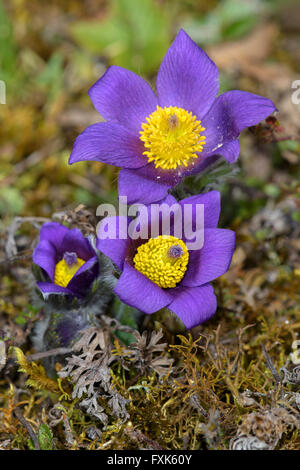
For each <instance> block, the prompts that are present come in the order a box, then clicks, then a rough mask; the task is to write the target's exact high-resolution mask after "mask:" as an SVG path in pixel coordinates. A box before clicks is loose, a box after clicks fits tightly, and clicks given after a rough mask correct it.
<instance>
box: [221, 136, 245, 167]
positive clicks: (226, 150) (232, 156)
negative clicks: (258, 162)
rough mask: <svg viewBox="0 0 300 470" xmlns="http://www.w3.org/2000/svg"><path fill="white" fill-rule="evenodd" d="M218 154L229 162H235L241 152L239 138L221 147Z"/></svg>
mask: <svg viewBox="0 0 300 470" xmlns="http://www.w3.org/2000/svg"><path fill="white" fill-rule="evenodd" d="M218 154H219V155H222V157H224V158H225V160H227V162H228V163H234V162H235V161H236V160H237V159H238V156H239V154H240V143H239V141H238V140H233V141H232V142H228V143H227V144H225V145H223V147H221V148H219V150H218Z"/></svg>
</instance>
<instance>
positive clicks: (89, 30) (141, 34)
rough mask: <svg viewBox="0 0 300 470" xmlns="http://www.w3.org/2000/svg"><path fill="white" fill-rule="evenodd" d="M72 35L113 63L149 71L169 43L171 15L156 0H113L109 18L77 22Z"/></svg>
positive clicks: (138, 70) (153, 67) (155, 66)
mask: <svg viewBox="0 0 300 470" xmlns="http://www.w3.org/2000/svg"><path fill="white" fill-rule="evenodd" d="M71 34H72V36H73V38H74V39H75V41H77V42H78V43H79V44H80V45H81V46H83V47H84V48H86V49H88V50H89V51H90V52H92V53H94V54H98V55H105V56H107V57H108V58H109V59H110V62H111V63H112V64H117V65H119V66H121V67H125V68H129V69H131V70H133V71H135V72H137V73H140V74H150V73H151V72H154V71H155V70H156V68H157V67H158V65H159V64H160V62H161V60H162V58H163V56H164V54H165V52H166V50H167V48H168V46H169V40H170V17H169V15H168V14H167V12H166V11H165V10H164V9H163V8H162V7H161V6H158V5H157V3H156V2H155V1H154V0H113V1H112V2H111V10H110V12H109V14H108V16H107V17H106V19H104V20H102V21H93V22H91V21H89V22H87V21H83V22H78V23H75V24H73V25H72V26H71Z"/></svg>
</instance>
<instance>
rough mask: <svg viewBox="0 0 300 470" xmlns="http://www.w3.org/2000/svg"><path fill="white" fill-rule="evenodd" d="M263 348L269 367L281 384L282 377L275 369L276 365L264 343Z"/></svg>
mask: <svg viewBox="0 0 300 470" xmlns="http://www.w3.org/2000/svg"><path fill="white" fill-rule="evenodd" d="M261 349H262V352H263V353H264V356H265V358H266V362H267V366H268V367H269V369H270V371H271V372H272V374H273V376H274V379H275V381H276V383H277V384H280V383H281V378H280V376H279V374H278V372H277V370H276V369H275V367H274V365H273V362H272V359H271V358H270V356H269V354H268V353H267V351H266V348H265V346H264V345H263V344H262V345H261Z"/></svg>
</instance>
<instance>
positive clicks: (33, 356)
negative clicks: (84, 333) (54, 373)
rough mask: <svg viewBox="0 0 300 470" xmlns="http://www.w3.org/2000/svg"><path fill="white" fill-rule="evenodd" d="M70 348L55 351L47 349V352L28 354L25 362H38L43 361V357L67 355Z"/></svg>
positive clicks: (70, 350)
mask: <svg viewBox="0 0 300 470" xmlns="http://www.w3.org/2000/svg"><path fill="white" fill-rule="evenodd" d="M72 351H73V349H72V348H56V349H49V351H42V352H39V353H35V354H29V355H28V356H26V359H27V361H29V362H30V361H38V360H39V359H44V358H45V357H51V356H56V355H59V354H68V353H70V352H72Z"/></svg>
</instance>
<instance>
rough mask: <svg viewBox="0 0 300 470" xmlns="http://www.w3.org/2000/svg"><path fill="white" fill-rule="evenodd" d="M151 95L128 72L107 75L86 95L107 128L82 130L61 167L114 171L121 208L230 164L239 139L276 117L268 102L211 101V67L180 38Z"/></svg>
mask: <svg viewBox="0 0 300 470" xmlns="http://www.w3.org/2000/svg"><path fill="white" fill-rule="evenodd" d="M156 88H157V96H156V95H155V93H154V92H153V90H152V88H151V87H150V86H149V85H148V84H147V83H146V82H145V81H144V80H143V79H142V78H141V77H139V76H137V75H135V74H134V73H133V72H130V71H128V70H126V69H123V68H121V67H117V66H112V67H109V68H108V70H107V71H106V73H105V74H104V75H103V77H101V78H100V79H99V80H98V81H97V82H96V83H95V84H94V85H93V86H92V87H91V89H90V90H89V95H90V98H91V100H92V102H93V104H94V106H95V108H96V110H97V111H98V112H99V113H101V115H102V116H103V117H104V118H105V119H106V121H107V122H100V123H97V124H93V125H92V126H90V127H88V128H87V129H85V131H84V132H83V133H82V134H80V135H79V136H78V137H77V139H76V141H75V143H74V147H73V151H72V153H71V156H70V160H69V163H70V164H72V163H75V162H78V161H82V160H98V161H101V162H104V163H108V164H111V165H115V166H118V167H121V168H122V169H121V171H120V175H119V193H120V195H123V196H127V197H128V202H129V204H131V203H135V202H142V203H146V204H148V203H151V202H153V201H159V200H161V199H163V198H164V197H165V195H166V193H167V190H168V189H169V188H171V187H173V186H174V185H176V184H177V183H178V182H179V181H180V180H181V178H182V177H184V176H186V175H189V174H193V173H196V172H200V171H202V170H203V169H205V168H206V167H207V166H208V165H209V164H210V163H212V162H213V161H214V160H215V159H217V158H219V157H220V156H223V157H225V159H226V160H227V161H228V162H229V163H233V162H234V161H235V160H236V159H237V157H238V155H239V151H240V146H239V141H238V137H239V135H240V133H241V131H242V130H243V129H244V128H246V127H249V126H253V125H255V124H257V123H258V122H260V121H261V120H263V119H264V118H266V117H267V116H269V115H270V114H271V113H272V112H273V111H274V110H275V109H276V108H275V106H274V104H273V103H272V101H270V100H269V99H266V98H263V97H261V96H257V95H254V94H252V93H248V92H245V91H237V90H235V91H229V92H227V93H224V94H222V95H220V96H218V97H217V93H218V89H219V77H218V69H217V66H216V65H215V64H214V62H212V60H211V59H210V58H209V57H208V56H207V55H206V53H205V52H204V51H203V50H202V49H201V48H199V47H198V46H197V44H195V43H194V42H193V41H192V40H191V38H190V37H189V36H188V35H187V34H186V33H185V32H184V31H183V30H181V31H180V32H179V33H178V35H177V37H176V38H175V40H174V42H173V44H172V45H171V47H170V48H169V50H168V51H167V54H166V56H165V58H164V59H163V61H162V64H161V66H160V69H159V71H158V75H157V81H156Z"/></svg>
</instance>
